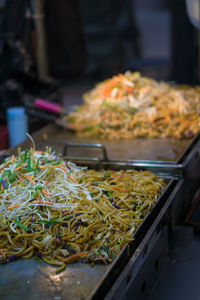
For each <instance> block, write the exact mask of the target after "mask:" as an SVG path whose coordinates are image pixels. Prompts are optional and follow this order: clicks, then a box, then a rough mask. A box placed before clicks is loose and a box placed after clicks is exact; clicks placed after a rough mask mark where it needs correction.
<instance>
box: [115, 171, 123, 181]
mask: <svg viewBox="0 0 200 300" xmlns="http://www.w3.org/2000/svg"><path fill="white" fill-rule="evenodd" d="M122 177H124V172H122V174H121V175H120V176H119V177H117V178H116V181H120V179H122Z"/></svg>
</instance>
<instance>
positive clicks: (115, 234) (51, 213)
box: [0, 149, 165, 271]
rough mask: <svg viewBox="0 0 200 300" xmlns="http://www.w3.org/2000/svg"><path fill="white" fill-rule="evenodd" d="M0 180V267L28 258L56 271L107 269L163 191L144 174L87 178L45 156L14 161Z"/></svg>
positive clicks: (25, 155) (28, 154)
mask: <svg viewBox="0 0 200 300" xmlns="http://www.w3.org/2000/svg"><path fill="white" fill-rule="evenodd" d="M0 172H1V177H0V261H1V263H7V262H10V261H12V260H15V259H17V258H19V257H22V258H31V257H33V258H35V259H38V260H40V261H44V262H46V263H48V264H52V265H55V266H57V267H58V268H57V271H61V270H63V269H64V268H65V266H66V265H67V264H68V263H72V262H74V261H82V262H92V263H95V262H103V263H110V262H112V261H113V259H114V258H115V257H116V256H117V254H118V253H119V252H120V251H121V249H122V248H123V247H124V246H125V245H126V244H127V243H129V242H130V241H132V240H133V234H134V232H135V231H136V229H137V227H138V226H139V225H140V224H141V223H142V222H143V221H144V218H145V216H146V215H147V213H148V212H149V211H150V210H151V209H152V207H153V206H154V204H155V203H156V201H157V199H158V197H159V195H160V194H161V193H162V191H163V189H164V188H165V183H164V180H163V179H160V178H158V177H157V176H156V175H154V174H153V173H150V172H148V171H136V170H127V171H124V170H121V171H113V170H100V171H95V170H89V169H87V167H79V166H77V165H75V164H73V163H71V162H65V161H64V160H62V159H61V158H60V157H59V156H57V155H56V154H55V153H54V152H52V151H51V149H46V151H44V152H43V151H35V150H33V149H30V150H25V151H22V152H20V153H19V154H18V155H17V156H14V155H13V156H12V157H9V158H7V159H6V160H5V161H4V162H3V163H2V164H1V165H0Z"/></svg>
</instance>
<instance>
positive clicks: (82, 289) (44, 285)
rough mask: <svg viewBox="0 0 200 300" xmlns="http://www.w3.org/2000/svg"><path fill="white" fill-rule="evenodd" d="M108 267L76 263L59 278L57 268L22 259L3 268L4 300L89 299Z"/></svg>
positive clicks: (0, 281)
mask: <svg viewBox="0 0 200 300" xmlns="http://www.w3.org/2000/svg"><path fill="white" fill-rule="evenodd" d="M108 267H109V266H108V265H96V266H95V268H94V267H92V266H90V265H89V264H81V263H74V264H70V265H68V266H67V268H66V269H65V271H63V272H61V273H59V274H57V273H56V272H55V270H56V268H54V267H51V266H49V265H47V264H45V263H43V262H42V263H40V262H39V261H37V260H35V259H28V260H27V259H19V260H18V261H13V262H12V263H10V264H7V265H1V268H0V286H1V289H0V299H4V300H11V299H15V300H18V299H19V300H21V299H22V298H23V297H24V299H26V300H38V299H42V300H43V299H51V300H62V299H65V300H68V299H69V300H73V299H76V300H77V299H87V298H89V296H90V294H91V293H92V291H93V289H94V288H95V287H96V286H97V284H98V283H99V282H100V281H101V278H102V277H103V275H104V273H105V272H106V270H107V269H108Z"/></svg>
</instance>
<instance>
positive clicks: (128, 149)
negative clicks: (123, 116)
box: [25, 125, 191, 162]
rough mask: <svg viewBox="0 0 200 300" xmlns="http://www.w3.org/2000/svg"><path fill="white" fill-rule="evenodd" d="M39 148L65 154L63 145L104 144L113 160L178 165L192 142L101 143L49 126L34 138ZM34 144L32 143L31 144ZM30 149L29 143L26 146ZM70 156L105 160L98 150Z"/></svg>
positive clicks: (78, 152) (140, 141) (79, 152)
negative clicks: (63, 142)
mask: <svg viewBox="0 0 200 300" xmlns="http://www.w3.org/2000/svg"><path fill="white" fill-rule="evenodd" d="M33 137H34V140H35V143H36V148H44V146H45V145H51V146H52V147H53V149H54V150H56V151H62V149H63V148H62V146H60V145H59V143H60V142H61V141H65V142H68V143H90V144H94V143H98V144H99V143H100V144H103V145H104V146H105V147H106V149H107V154H108V159H111V160H156V161H167V162H176V161H177V160H178V159H179V158H180V157H181V156H182V154H183V153H184V151H185V150H186V149H187V148H188V147H189V145H190V143H191V139H189V140H175V139H165V138H163V139H133V140H121V141H108V140H99V139H89V138H87V139H86V138H80V137H77V136H76V135H75V134H73V133H71V132H69V131H67V130H64V129H63V128H61V127H59V126H56V125H47V126H46V127H44V128H43V129H42V130H40V131H39V132H38V133H37V134H36V135H34V136H33ZM29 144H30V143H29ZM25 145H26V143H25ZM70 151H71V152H69V155H71V156H72V155H73V156H79V157H80V156H87V157H88V156H89V157H101V153H99V152H98V151H99V150H98V151H97V150H94V149H89V148H87V149H83V148H79V149H78V148H73V149H71V150H70Z"/></svg>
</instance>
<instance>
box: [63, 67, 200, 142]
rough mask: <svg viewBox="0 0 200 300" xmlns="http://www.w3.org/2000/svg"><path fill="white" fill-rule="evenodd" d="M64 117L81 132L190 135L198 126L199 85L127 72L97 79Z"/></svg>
mask: <svg viewBox="0 0 200 300" xmlns="http://www.w3.org/2000/svg"><path fill="white" fill-rule="evenodd" d="M83 99H84V103H83V104H82V105H80V106H79V107H76V109H75V110H74V111H73V112H72V113H70V114H69V115H68V116H67V117H66V121H67V122H68V124H69V126H70V127H71V128H72V129H73V130H75V131H76V132H77V134H78V135H80V136H86V137H97V138H105V139H111V140H113V139H129V138H137V137H150V138H157V137H172V138H178V139H180V138H190V137H192V136H193V135H195V134H196V133H198V131H199V130H200V87H188V86H187V87H186V86H179V87H178V86H176V87H175V86H174V87H173V86H170V85H169V84H166V83H163V82H157V81H156V80H153V79H151V78H147V77H142V76H141V75H140V73H137V72H135V73H131V72H126V73H125V74H119V75H117V76H113V77H112V78H111V79H107V80H105V81H103V82H101V83H99V84H98V85H97V86H96V87H95V88H94V89H92V90H91V91H90V92H88V93H86V94H85V95H84V96H83Z"/></svg>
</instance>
